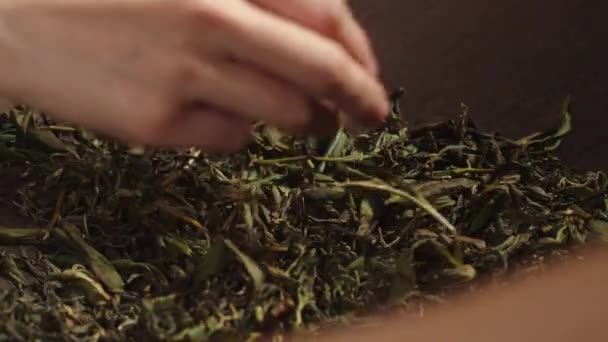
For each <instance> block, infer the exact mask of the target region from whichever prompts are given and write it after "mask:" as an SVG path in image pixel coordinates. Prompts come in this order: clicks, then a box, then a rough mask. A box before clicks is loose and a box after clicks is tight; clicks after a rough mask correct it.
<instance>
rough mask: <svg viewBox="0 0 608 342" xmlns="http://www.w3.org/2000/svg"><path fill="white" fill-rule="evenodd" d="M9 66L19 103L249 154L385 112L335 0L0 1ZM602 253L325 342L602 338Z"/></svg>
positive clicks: (1, 52) (156, 139)
mask: <svg viewBox="0 0 608 342" xmlns="http://www.w3.org/2000/svg"><path fill="white" fill-rule="evenodd" d="M0 71H1V74H0V97H2V98H5V99H8V100H9V101H10V103H25V104H28V105H30V106H33V107H36V108H38V109H41V110H44V111H45V112H46V113H48V114H50V115H51V116H52V117H53V118H55V119H57V120H60V121H66V122H70V123H73V124H77V125H80V126H82V127H85V128H88V129H90V130H95V131H98V132H100V133H103V134H106V135H108V136H111V137H114V138H116V139H119V140H124V141H125V142H129V143H140V144H148V145H155V146H198V147H201V148H203V149H204V150H207V151H210V152H216V151H228V152H229V151H236V150H238V149H240V148H242V147H243V146H244V145H245V144H246V143H247V142H248V140H249V138H250V134H249V133H250V129H251V123H253V122H257V121H264V122H267V123H269V124H272V125H275V126H277V127H279V128H281V129H283V130H284V131H286V132H288V133H292V134H298V135H302V134H331V133H332V132H333V131H335V130H336V128H337V127H338V126H339V125H341V124H343V125H345V126H346V127H360V126H373V125H376V124H378V123H380V122H382V120H383V119H384V118H385V116H386V115H387V114H388V110H389V104H388V102H387V94H386V90H385V89H384V88H383V87H382V85H381V83H380V82H379V80H378V78H377V75H378V66H377V61H376V58H375V56H374V53H373V51H372V47H371V44H370V42H369V40H368V38H367V35H366V33H365V32H364V30H363V29H362V28H361V27H360V26H359V24H357V22H356V21H355V19H354V18H353V15H352V14H351V12H350V10H349V8H348V5H347V4H346V2H345V1H339V0H250V1H245V0H221V1H220V0H104V1H99V0H18V1H17V0H0ZM4 105H7V101H5V100H0V107H1V106H4ZM338 113H340V114H338ZM605 258H606V256H605V255H603V256H602V257H599V256H598V257H595V258H590V261H589V263H588V264H586V266H585V267H581V268H574V269H570V270H567V269H566V270H563V271H562V272H561V273H556V274H553V275H548V276H546V277H545V278H543V279H541V280H538V281H532V282H526V283H523V284H520V285H519V286H514V287H512V288H508V289H498V290H496V291H495V292H490V294H491V295H492V296H491V297H488V296H486V297H480V298H476V299H475V300H472V301H468V300H466V301H462V302H460V303H459V304H458V305H456V306H452V307H450V308H449V309H444V310H443V311H442V310H438V311H437V312H435V313H434V314H432V315H430V316H429V317H428V318H427V319H425V320H424V321H423V323H419V322H413V321H407V320H405V321H404V320H403V319H402V318H395V320H394V321H390V322H389V321H384V320H382V322H381V324H380V325H379V326H377V327H375V328H371V329H369V330H367V331H365V332H361V331H342V330H340V331H337V332H336V333H335V334H331V335H327V340H328V341H342V340H344V341H353V340H356V341H369V340H380V339H385V340H389V341H403V340H407V341H412V342H414V341H469V342H473V341H573V340H574V339H576V338H578V339H581V340H584V341H606V340H608V333H607V332H606V330H605V329H604V326H605V324H604V322H603V317H606V314H607V308H608V300H607V298H608V296H606V295H605V284H606V282H607V281H608V273H607V272H606V271H605V267H603V266H602V265H605V263H604V264H602V263H601V262H602V261H604V260H603V259H605ZM572 293H579V294H581V296H580V297H575V296H572ZM536 322H538V324H534V323H536ZM505 327H508V328H505Z"/></svg>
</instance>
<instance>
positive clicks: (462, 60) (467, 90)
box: [350, 0, 608, 169]
mask: <svg viewBox="0 0 608 342" xmlns="http://www.w3.org/2000/svg"><path fill="white" fill-rule="evenodd" d="M350 3H351V5H352V7H353V8H354V11H355V13H356V15H357V16H358V18H359V19H360V21H361V22H362V23H363V25H364V26H365V28H366V29H367V30H368V32H369V34H370V36H371V38H372V41H373V44H374V46H375V48H376V52H377V54H378V57H379V59H380V62H381V64H382V68H383V79H384V81H385V83H386V86H387V87H388V88H389V89H391V88H395V87H398V86H403V87H405V89H406V90H407V92H408V94H407V96H406V98H405V100H404V102H403V109H404V111H405V114H406V118H407V119H408V121H410V122H411V123H412V124H414V125H416V124H420V123H424V122H429V121H438V120H443V119H446V118H451V117H453V116H454V115H456V114H458V111H459V107H460V103H461V102H463V103H465V104H466V105H467V106H469V108H470V112H471V115H472V116H473V118H474V119H475V120H476V121H477V122H478V123H479V124H480V125H481V127H482V128H484V129H487V130H491V131H498V132H500V133H503V134H506V135H508V136H514V137H516V136H518V135H521V134H526V133H529V132H531V131H536V130H539V129H543V128H546V127H549V126H551V125H555V124H556V123H557V122H559V113H560V109H561V103H562V102H563V100H564V98H565V97H566V96H567V95H569V94H570V95H572V97H573V98H572V100H573V106H572V109H573V112H574V113H573V114H574V116H575V118H574V133H573V134H572V135H571V136H570V138H569V139H568V140H567V141H566V142H565V144H564V145H563V147H562V152H561V155H562V157H564V158H565V159H566V160H567V161H568V162H570V163H572V164H573V165H575V166H577V167H583V168H593V169H608V140H607V139H606V138H605V136H606V134H605V132H604V131H605V126H606V123H608V117H607V116H606V115H607V114H608V81H607V79H608V66H607V65H606V61H608V51H606V49H605V48H606V45H607V44H606V43H607V42H608V35H607V34H608V24H607V23H606V22H605V20H606V13H608V2H605V1H578V0H570V1H565V0H554V1H541V0H525V1H524V0H494V1H485V0H460V1H454V0H378V1H373V0H351V1H350Z"/></svg>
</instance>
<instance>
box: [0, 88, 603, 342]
mask: <svg viewBox="0 0 608 342" xmlns="http://www.w3.org/2000/svg"><path fill="white" fill-rule="evenodd" d="M398 98H399V92H396V93H395V94H394V95H393V98H392V100H393V101H394V108H393V115H392V116H391V117H390V118H389V119H388V120H387V122H386V123H385V125H384V126H383V127H381V128H380V129H378V130H376V131H374V132H371V133H368V134H362V135H359V136H351V135H349V134H348V133H346V132H344V131H340V132H338V134H337V135H336V136H335V137H333V138H329V139H312V138H311V139H293V138H291V137H289V136H284V135H282V134H281V133H280V132H278V131H276V130H274V129H272V128H271V127H267V126H264V125H258V126H256V130H255V134H256V139H255V142H254V143H252V144H251V145H250V146H249V147H248V148H247V149H246V150H244V151H243V152H242V153H238V154H234V155H230V156H210V155H206V154H204V153H201V152H200V151H198V150H196V149H189V150H182V151H173V150H148V149H144V148H128V147H125V146H122V145H120V144H117V143H116V142H113V141H111V140H108V139H102V138H99V137H95V136H94V135H93V134H91V133H90V132H86V131H83V130H77V129H73V128H70V127H63V126H57V125H54V124H53V123H52V122H49V121H48V120H47V119H46V118H45V117H44V116H42V115H39V114H37V113H34V112H31V111H29V110H27V109H24V108H20V109H16V110H14V111H12V112H11V113H7V114H6V115H3V116H1V119H0V156H1V158H2V159H1V161H0V168H1V170H2V174H3V177H4V179H8V178H7V177H12V178H10V179H11V191H4V192H0V193H2V194H3V197H2V198H1V199H0V205H1V206H2V207H3V210H9V211H12V212H14V213H17V214H18V216H20V217H22V218H27V221H26V222H28V223H27V224H14V223H9V222H0V245H1V246H3V247H1V248H0V339H2V340H4V339H9V340H27V341H32V340H44V341H95V340H103V341H135V340H137V339H140V340H145V341H156V340H159V341H204V340H215V339H220V338H235V339H238V340H249V341H252V340H255V339H256V338H261V337H270V336H274V337H277V336H281V335H282V334H286V333H290V332H294V331H310V330H311V329H315V328H316V327H319V326H323V325H326V324H352V322H351V321H350V319H351V318H353V317H355V316H356V315H358V314H363V313H367V312H371V311H374V310H380V309H386V308H391V307H401V308H415V307H416V306H417V305H423V303H427V302H431V301H436V299H441V298H442V296H443V295H444V294H446V293H447V292H448V291H451V290H453V289H458V288H461V289H462V288H466V287H468V286H472V285H471V284H474V283H475V281H476V280H478V279H482V278H483V277H484V276H492V275H496V274H508V273H509V272H510V271H512V270H514V269H515V268H516V267H514V265H516V264H518V263H519V262H520V261H522V260H542V258H543V256H546V255H550V254H552V253H555V252H556V251H558V252H560V253H567V251H568V250H569V249H570V248H571V247H572V246H577V245H582V244H586V243H589V242H591V241H601V240H602V239H604V238H605V237H606V236H607V235H608V217H607V216H606V213H607V206H606V200H605V195H606V187H607V185H608V179H607V177H606V175H605V174H603V173H601V172H575V171H573V170H571V169H569V168H568V167H567V166H566V165H564V164H563V163H562V162H561V161H560V160H559V159H558V158H556V157H555V156H554V154H553V152H554V150H555V149H556V148H557V147H558V146H559V145H560V143H561V141H562V139H563V138H564V137H565V136H566V135H567V133H568V132H569V131H570V129H571V127H570V122H571V116H570V112H569V107H568V105H567V103H566V104H565V106H564V111H563V113H562V114H563V115H562V124H561V125H560V126H559V127H558V128H557V129H553V130H549V131H547V132H541V133H537V134H534V135H531V136H528V137H525V138H522V139H520V140H510V139H507V138H505V137H502V136H499V135H497V134H489V133H485V132H482V131H480V130H479V129H478V128H477V127H476V126H475V124H474V123H473V121H472V120H471V118H470V117H469V115H468V113H467V112H466V109H463V113H462V114H461V115H460V116H459V117H458V118H457V119H455V120H452V121H447V122H443V123H440V124H437V125H433V126H429V127H425V128H421V129H417V130H415V131H409V130H408V129H407V127H406V125H405V124H404V123H403V122H402V121H401V119H400V115H399V114H400V113H399V106H398ZM538 262H541V261H538ZM412 303H417V304H412ZM410 304H412V305H411V306H410ZM349 322H350V323H349Z"/></svg>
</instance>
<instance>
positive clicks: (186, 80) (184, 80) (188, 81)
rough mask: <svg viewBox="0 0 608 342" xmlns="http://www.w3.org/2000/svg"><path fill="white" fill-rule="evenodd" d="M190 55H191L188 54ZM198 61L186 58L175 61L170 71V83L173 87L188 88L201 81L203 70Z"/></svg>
mask: <svg viewBox="0 0 608 342" xmlns="http://www.w3.org/2000/svg"><path fill="white" fill-rule="evenodd" d="M188 57H189V56H188ZM200 69H201V68H200V66H199V63H198V61H195V60H190V59H189V58H184V59H183V60H182V61H178V62H175V63H173V65H172V66H171V67H170V71H169V78H170V81H169V84H170V85H171V86H172V89H187V88H189V87H190V86H192V85H194V84H197V83H199V81H198V80H199V79H200V76H201V70H200Z"/></svg>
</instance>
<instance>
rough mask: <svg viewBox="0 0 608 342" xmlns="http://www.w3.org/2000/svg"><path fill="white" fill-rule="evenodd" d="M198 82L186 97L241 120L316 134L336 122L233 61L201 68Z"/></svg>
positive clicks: (278, 83)
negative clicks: (231, 114) (232, 114)
mask: <svg viewBox="0 0 608 342" xmlns="http://www.w3.org/2000/svg"><path fill="white" fill-rule="evenodd" d="M199 79H200V80H202V81H204V83H201V84H196V83H193V84H192V86H191V92H190V93H189V94H188V95H189V96H190V98H192V99H197V100H200V101H204V102H205V103H207V104H209V105H211V106H213V107H214V108H219V109H220V110H223V111H227V112H230V113H234V114H235V115H239V116H240V117H241V118H242V119H245V120H248V121H251V122H255V121H263V122H265V123H267V124H271V125H274V126H276V127H278V128H280V129H282V130H284V131H286V132H288V133H291V134H295V135H299V134H305V133H320V132H321V131H322V130H324V129H326V128H327V127H328V126H330V125H331V122H332V121H336V118H335V117H333V118H332V116H334V114H333V113H331V112H330V111H323V110H322V108H320V107H318V106H315V105H314V101H313V100H312V99H311V98H310V97H307V96H306V95H305V94H303V93H301V92H298V91H297V89H296V88H295V87H293V86H292V85H290V84H288V83H286V82H284V81H281V80H279V79H276V78H274V77H272V76H270V75H268V74H266V73H264V72H263V71H261V70H257V69H255V68H253V67H251V66H249V65H243V64H242V63H238V62H233V61H215V62H212V63H208V64H206V65H203V66H202V68H201V70H200V77H199Z"/></svg>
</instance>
